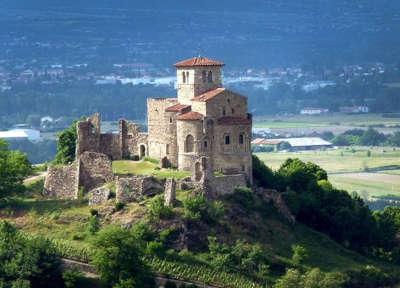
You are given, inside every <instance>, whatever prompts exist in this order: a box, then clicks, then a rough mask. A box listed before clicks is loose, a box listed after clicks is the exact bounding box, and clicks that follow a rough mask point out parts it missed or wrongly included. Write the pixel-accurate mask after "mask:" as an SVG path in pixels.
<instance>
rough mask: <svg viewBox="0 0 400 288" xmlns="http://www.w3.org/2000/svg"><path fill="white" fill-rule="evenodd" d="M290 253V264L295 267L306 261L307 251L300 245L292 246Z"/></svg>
mask: <svg viewBox="0 0 400 288" xmlns="http://www.w3.org/2000/svg"><path fill="white" fill-rule="evenodd" d="M292 252H293V255H292V262H293V264H294V265H296V266H298V265H300V264H303V263H304V261H305V260H306V259H307V250H306V248H304V247H303V246H301V245H293V246H292Z"/></svg>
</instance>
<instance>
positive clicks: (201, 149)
mask: <svg viewBox="0 0 400 288" xmlns="http://www.w3.org/2000/svg"><path fill="white" fill-rule="evenodd" d="M223 66H224V64H223V63H222V62H219V61H215V60H211V59H208V58H205V57H195V58H192V59H188V60H184V61H180V62H178V63H176V64H175V67H176V69H177V80H178V81H177V82H178V83H177V97H176V98H151V99H148V102H147V109H148V138H147V147H146V148H147V151H146V153H145V155H148V156H150V157H153V158H156V159H159V160H160V161H161V163H163V166H174V167H177V168H178V169H183V170H190V171H194V174H195V176H196V177H197V178H201V177H203V176H204V175H202V174H201V173H205V172H204V169H205V168H206V167H205V166H207V169H208V170H210V169H211V170H212V171H208V172H215V171H219V172H222V173H223V174H226V175H233V174H243V175H245V177H246V179H247V180H248V181H251V170H252V164H251V144H250V141H251V126H252V119H251V115H250V114H248V112H247V98H246V97H244V96H242V95H239V94H237V93H235V92H232V91H229V90H228V89H226V88H224V87H222V77H221V68H222V67H223ZM205 162H207V164H205ZM201 171H203V172H201ZM208 172H207V173H208Z"/></svg>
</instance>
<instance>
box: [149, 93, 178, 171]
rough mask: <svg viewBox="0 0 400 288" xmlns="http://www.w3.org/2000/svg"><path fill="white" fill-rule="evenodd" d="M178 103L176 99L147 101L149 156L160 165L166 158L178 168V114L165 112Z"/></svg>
mask: <svg viewBox="0 0 400 288" xmlns="http://www.w3.org/2000/svg"><path fill="white" fill-rule="evenodd" d="M177 103H178V102H177V99H176V98H160V99H158V98H157V99H147V118H148V122H147V123H148V141H147V142H148V150H149V151H148V155H149V156H150V157H151V158H155V159H157V160H159V161H160V163H161V160H162V159H163V158H166V159H168V160H169V162H170V163H171V165H172V166H175V167H177V166H178V148H177V140H176V137H177V136H176V129H177V127H176V113H174V112H167V111H165V110H166V108H168V107H170V106H173V105H175V104H177Z"/></svg>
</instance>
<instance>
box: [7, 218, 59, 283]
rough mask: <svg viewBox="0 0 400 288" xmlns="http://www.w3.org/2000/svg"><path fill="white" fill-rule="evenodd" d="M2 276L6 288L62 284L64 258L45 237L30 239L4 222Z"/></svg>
mask: <svg viewBox="0 0 400 288" xmlns="http://www.w3.org/2000/svg"><path fill="white" fill-rule="evenodd" d="M0 259H1V261H0V279H2V280H3V282H4V283H5V287H10V286H12V287H57V286H61V285H62V278H61V261H60V257H59V256H58V254H57V253H56V250H55V248H54V246H53V245H52V244H51V243H50V242H49V241H48V240H45V239H43V238H33V239H28V238H26V237H24V236H23V235H21V234H20V232H19V231H18V230H17V229H16V228H15V227H14V226H12V225H11V224H9V223H8V222H1V223H0Z"/></svg>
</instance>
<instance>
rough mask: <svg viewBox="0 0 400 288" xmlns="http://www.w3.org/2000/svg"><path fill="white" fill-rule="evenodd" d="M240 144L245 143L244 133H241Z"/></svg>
mask: <svg viewBox="0 0 400 288" xmlns="http://www.w3.org/2000/svg"><path fill="white" fill-rule="evenodd" d="M239 144H241V145H243V144H244V135H243V134H239Z"/></svg>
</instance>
